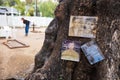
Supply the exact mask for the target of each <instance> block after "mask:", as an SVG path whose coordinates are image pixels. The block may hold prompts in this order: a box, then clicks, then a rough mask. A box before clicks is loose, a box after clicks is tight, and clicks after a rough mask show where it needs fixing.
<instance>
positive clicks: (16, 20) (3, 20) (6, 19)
mask: <svg viewBox="0 0 120 80" xmlns="http://www.w3.org/2000/svg"><path fill="white" fill-rule="evenodd" d="M22 17H23V18H25V19H27V20H29V21H30V22H31V24H30V25H32V24H33V23H34V24H35V25H36V26H35V27H41V26H48V25H49V23H50V22H51V21H52V20H53V18H48V17H28V16H14V17H12V16H5V15H0V26H6V25H7V26H15V27H24V26H25V25H24V24H23V22H22V20H21V18H22ZM30 27H32V26H30Z"/></svg>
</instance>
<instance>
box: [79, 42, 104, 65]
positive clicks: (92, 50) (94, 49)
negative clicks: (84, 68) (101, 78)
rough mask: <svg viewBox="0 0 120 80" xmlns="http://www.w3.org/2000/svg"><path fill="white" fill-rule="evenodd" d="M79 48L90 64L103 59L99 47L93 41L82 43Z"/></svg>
mask: <svg viewBox="0 0 120 80" xmlns="http://www.w3.org/2000/svg"><path fill="white" fill-rule="evenodd" d="M81 48H82V51H83V52H84V54H85V56H86V57H87V59H88V61H89V63H90V64H95V63H97V62H100V61H101V60H103V59H104V56H103V54H102V52H101V50H100V48H99V47H98V45H97V44H96V43H95V42H94V41H90V42H88V43H86V44H84V45H82V46H81Z"/></svg>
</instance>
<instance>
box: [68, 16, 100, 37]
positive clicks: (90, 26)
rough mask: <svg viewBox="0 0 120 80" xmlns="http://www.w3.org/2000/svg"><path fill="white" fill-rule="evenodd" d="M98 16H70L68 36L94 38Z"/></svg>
mask: <svg viewBox="0 0 120 80" xmlns="http://www.w3.org/2000/svg"><path fill="white" fill-rule="evenodd" d="M97 21H98V17H91V16H71V17H70V24H69V33H68V36H73V37H85V38H96V28H97Z"/></svg>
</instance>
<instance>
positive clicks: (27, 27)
mask: <svg viewBox="0 0 120 80" xmlns="http://www.w3.org/2000/svg"><path fill="white" fill-rule="evenodd" d="M21 19H22V21H23V23H24V24H25V36H28V32H29V25H30V21H29V20H26V19H24V18H21Z"/></svg>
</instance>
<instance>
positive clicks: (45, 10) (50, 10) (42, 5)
mask: <svg viewBox="0 0 120 80" xmlns="http://www.w3.org/2000/svg"><path fill="white" fill-rule="evenodd" d="M56 5H57V3H54V2H52V1H51V0H48V1H45V2H39V3H38V8H39V11H40V12H41V13H42V16H45V17H53V16H54V10H55V7H56Z"/></svg>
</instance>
